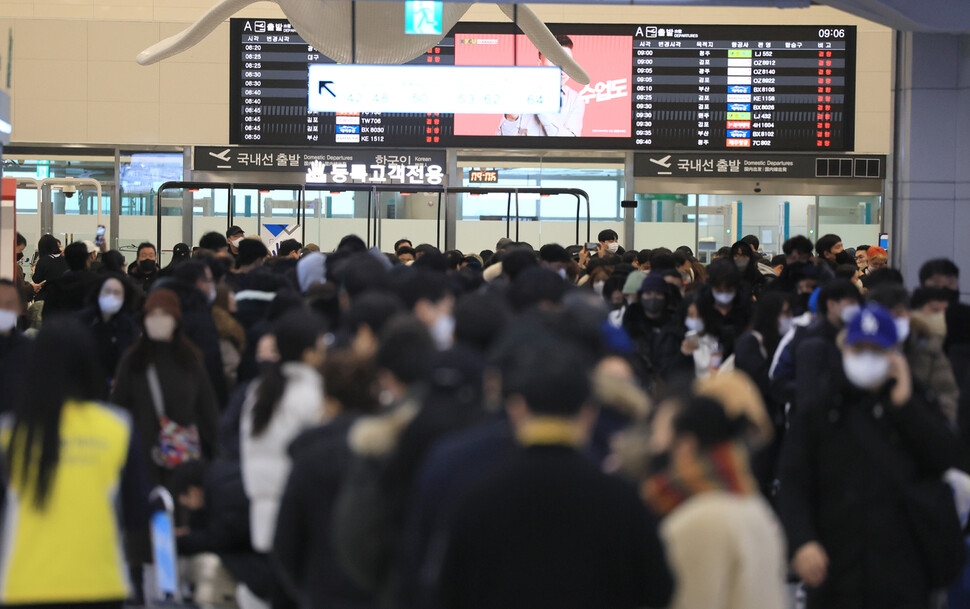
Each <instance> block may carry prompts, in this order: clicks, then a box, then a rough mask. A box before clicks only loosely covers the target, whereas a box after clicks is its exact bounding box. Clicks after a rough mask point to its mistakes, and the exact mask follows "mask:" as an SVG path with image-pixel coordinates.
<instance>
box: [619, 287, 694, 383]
mask: <svg viewBox="0 0 970 609" xmlns="http://www.w3.org/2000/svg"><path fill="white" fill-rule="evenodd" d="M675 292H676V290H674V288H673V287H672V286H671V285H670V284H669V283H667V281H665V280H664V278H663V275H661V274H660V273H650V274H648V275H647V276H646V278H645V279H644V280H643V283H642V284H641V285H640V289H639V291H637V294H636V298H637V301H636V302H634V303H633V304H631V305H629V306H627V308H626V312H625V313H624V314H623V329H625V330H626V332H627V334H628V335H629V336H630V339H631V340H633V343H634V345H636V352H635V354H634V355H633V356H632V357H633V361H634V363H635V365H636V367H637V373H638V375H639V376H640V380H641V383H642V384H643V386H644V387H645V388H646V389H647V390H648V391H649V390H652V389H653V388H654V386H655V385H657V384H658V383H659V382H662V381H664V380H668V379H669V378H670V377H671V376H672V375H675V374H676V373H677V371H678V370H682V365H683V361H684V356H683V355H681V353H680V346H681V342H682V341H683V336H684V331H683V329H682V324H681V322H680V320H679V318H677V316H676V315H674V314H673V312H672V311H673V310H675V309H672V308H671V307H672V306H674V307H675V306H676V304H674V303H677V302H679V298H680V293H679V292H677V294H676V296H675V295H674V293H675Z"/></svg>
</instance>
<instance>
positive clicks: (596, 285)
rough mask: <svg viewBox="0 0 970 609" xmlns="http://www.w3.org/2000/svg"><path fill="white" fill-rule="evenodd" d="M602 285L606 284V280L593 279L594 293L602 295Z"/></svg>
mask: <svg viewBox="0 0 970 609" xmlns="http://www.w3.org/2000/svg"><path fill="white" fill-rule="evenodd" d="M604 285H606V282H605V281H594V282H593V291H594V292H596V295H597V296H602V295H603V286H604Z"/></svg>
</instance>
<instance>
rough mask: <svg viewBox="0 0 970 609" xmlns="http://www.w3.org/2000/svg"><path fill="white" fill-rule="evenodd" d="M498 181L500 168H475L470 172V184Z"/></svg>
mask: <svg viewBox="0 0 970 609" xmlns="http://www.w3.org/2000/svg"><path fill="white" fill-rule="evenodd" d="M497 182H498V170H496V169H474V170H472V171H470V172H468V183H469V184H495V183H497Z"/></svg>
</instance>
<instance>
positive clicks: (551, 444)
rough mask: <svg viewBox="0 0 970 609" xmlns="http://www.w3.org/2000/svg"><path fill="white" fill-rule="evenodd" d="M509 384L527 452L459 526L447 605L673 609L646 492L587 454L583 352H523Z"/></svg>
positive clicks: (460, 511)
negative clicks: (600, 467)
mask: <svg viewBox="0 0 970 609" xmlns="http://www.w3.org/2000/svg"><path fill="white" fill-rule="evenodd" d="M516 359H517V360H518V364H519V365H518V366H516V367H515V370H517V372H516V373H515V374H513V375H512V377H513V378H509V379H503V385H504V386H505V388H504V389H503V391H505V392H506V393H507V398H506V410H507V412H508V415H509V419H510V421H511V422H512V425H513V427H514V429H515V435H516V438H517V440H518V442H519V444H520V445H521V446H522V449H521V451H520V453H519V454H518V455H517V456H515V457H513V458H512V460H511V461H510V462H509V463H508V464H507V465H505V466H503V467H501V468H500V469H499V470H497V471H496V472H494V473H493V474H492V475H489V476H487V477H486V478H485V479H483V480H482V481H481V482H480V483H478V484H476V485H475V486H474V487H473V488H471V489H470V490H469V491H468V492H467V494H466V495H465V496H464V498H463V499H462V501H461V503H460V504H459V506H458V508H457V511H456V512H455V518H454V521H453V522H452V524H451V527H450V540H449V543H448V548H447V550H446V551H445V556H444V562H443V564H442V571H441V574H440V577H439V579H438V581H439V586H440V599H441V605H442V606H443V607H445V608H447V609H459V608H465V607H475V608H482V609H485V608H495V609H499V608H501V609H517V608H523V609H525V608H534V607H570V608H575V609H585V608H589V609H594V608H595V609H602V608H604V607H610V608H611V609H624V608H633V607H662V606H666V604H667V603H668V602H669V600H670V597H671V593H672V590H673V582H672V578H671V574H670V571H669V569H668V566H667V563H666V559H665V558H664V553H663V549H662V547H661V545H660V541H659V539H658V538H657V529H656V523H655V522H654V521H653V520H652V518H651V517H650V516H649V514H648V513H647V512H646V510H645V509H644V507H643V505H642V504H641V502H640V500H639V498H638V497H637V494H636V492H635V491H634V489H633V488H631V487H629V486H627V484H626V483H624V482H622V481H620V480H617V479H613V478H610V477H609V476H607V475H606V474H603V473H602V472H600V471H599V470H598V468H597V467H596V465H595V464H593V463H590V462H589V461H588V460H587V459H586V458H585V457H584V456H583V455H582V454H581V453H580V452H579V450H578V448H579V447H580V446H581V445H582V444H583V443H584V442H585V441H586V440H587V438H588V436H589V433H590V430H591V428H592V425H593V423H594V421H595V418H596V413H595V411H594V410H593V409H592V408H591V407H589V406H588V404H587V398H588V396H589V393H590V387H589V380H588V377H587V375H586V373H585V366H584V363H585V362H584V360H583V358H582V357H581V355H580V354H579V352H578V350H576V349H575V348H574V347H572V346H570V345H567V344H564V343H562V342H561V341H558V340H555V339H552V338H549V339H545V340H539V341H532V342H530V343H528V344H523V345H522V346H521V347H520V349H519V350H518V353H516Z"/></svg>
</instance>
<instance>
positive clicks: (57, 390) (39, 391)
mask: <svg viewBox="0 0 970 609" xmlns="http://www.w3.org/2000/svg"><path fill="white" fill-rule="evenodd" d="M92 353H97V345H96V344H95V341H94V338H93V337H92V336H91V335H90V333H89V332H88V330H87V329H86V328H84V327H83V326H82V325H81V324H80V323H79V322H78V321H76V320H74V318H73V317H70V316H65V317H63V318H58V319H55V320H51V321H49V322H47V323H45V324H44V326H43V328H42V329H41V331H40V332H39V333H38V334H37V339H36V342H35V348H34V350H33V354H32V355H31V357H30V363H29V365H28V366H27V370H28V372H27V378H26V379H24V380H25V384H24V386H25V387H29V389H28V390H26V391H24V393H23V395H22V396H21V398H20V399H19V400H17V402H16V404H15V406H14V411H13V415H14V416H13V428H12V433H11V436H10V443H9V444H8V445H7V447H6V451H5V454H4V457H5V460H6V464H7V471H6V474H7V477H8V480H10V481H11V482H10V483H11V484H12V485H13V486H14V487H19V488H18V491H19V492H20V493H21V495H22V496H24V497H26V496H27V494H28V493H29V494H32V495H33V500H34V505H35V506H36V507H37V508H38V509H43V508H44V506H45V505H46V504H47V499H48V498H49V495H50V491H51V486H52V482H53V480H54V475H55V473H56V471H57V464H58V461H59V460H60V443H61V433H60V432H61V429H60V427H61V412H62V410H63V408H64V404H65V402H68V401H71V400H74V401H78V402H87V401H93V400H103V399H104V398H105V397H106V396H105V393H106V387H105V384H104V382H103V379H104V375H103V374H102V372H101V366H100V363H99V360H98V358H97V357H92V356H91V354H92ZM52 370H55V371H57V382H56V383H52V382H51V379H50V371H52Z"/></svg>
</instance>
